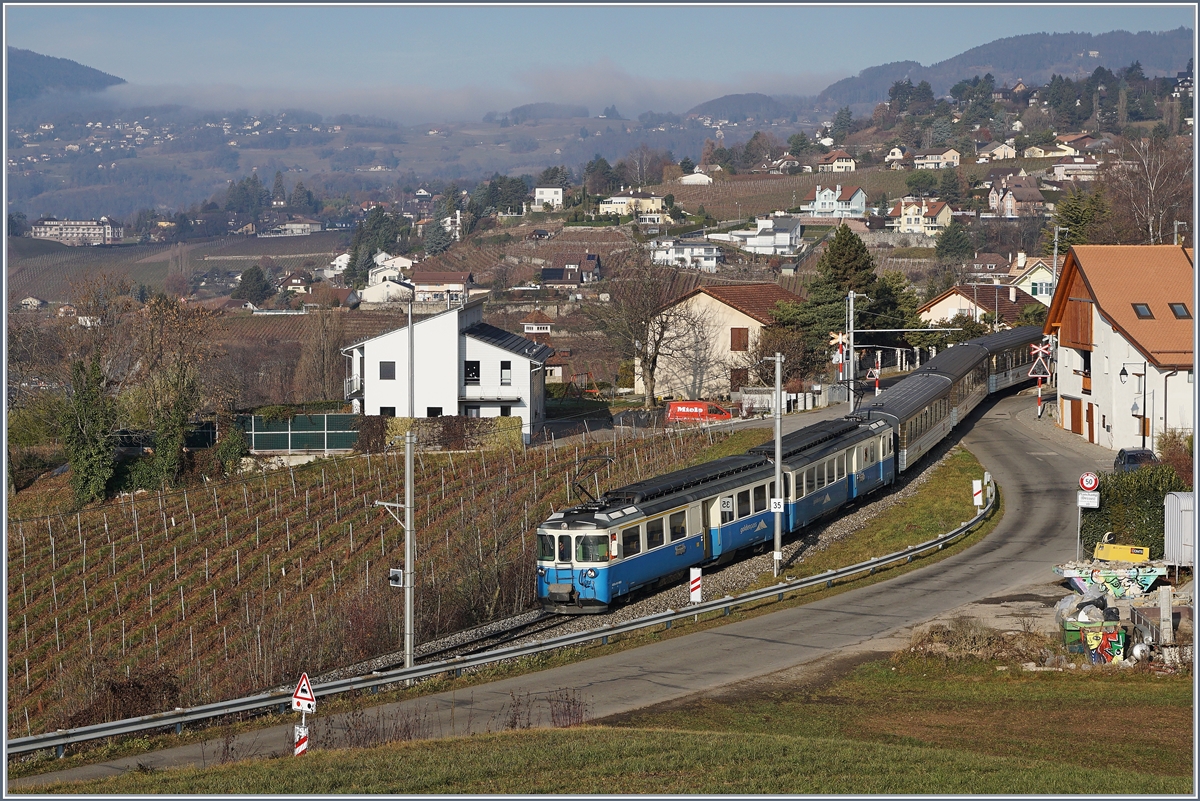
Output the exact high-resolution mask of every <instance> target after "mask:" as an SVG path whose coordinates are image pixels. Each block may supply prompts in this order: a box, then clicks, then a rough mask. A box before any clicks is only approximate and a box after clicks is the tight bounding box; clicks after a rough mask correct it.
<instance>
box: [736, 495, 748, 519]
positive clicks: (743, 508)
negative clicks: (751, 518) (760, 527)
mask: <svg viewBox="0 0 1200 801" xmlns="http://www.w3.org/2000/svg"><path fill="white" fill-rule="evenodd" d="M749 514H750V490H742V491H741V492H739V493H738V494H737V516H738V518H739V519H740V518H743V517H746V516H747V515H749Z"/></svg>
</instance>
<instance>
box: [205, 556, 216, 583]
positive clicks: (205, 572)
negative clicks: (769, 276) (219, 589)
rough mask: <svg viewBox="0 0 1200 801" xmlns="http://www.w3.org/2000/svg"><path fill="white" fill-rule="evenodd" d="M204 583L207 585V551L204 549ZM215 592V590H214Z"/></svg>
mask: <svg viewBox="0 0 1200 801" xmlns="http://www.w3.org/2000/svg"><path fill="white" fill-rule="evenodd" d="M204 583H205V584H207V583H208V549H207V548H205V549H204ZM214 592H215V590H214Z"/></svg>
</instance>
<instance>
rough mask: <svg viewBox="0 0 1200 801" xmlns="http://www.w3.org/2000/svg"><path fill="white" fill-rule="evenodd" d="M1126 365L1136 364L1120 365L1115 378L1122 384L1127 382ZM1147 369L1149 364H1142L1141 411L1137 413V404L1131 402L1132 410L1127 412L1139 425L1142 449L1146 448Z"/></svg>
mask: <svg viewBox="0 0 1200 801" xmlns="http://www.w3.org/2000/svg"><path fill="white" fill-rule="evenodd" d="M1128 364H1137V362H1125V363H1124V364H1122V365H1121V372H1119V373H1117V377H1118V378H1120V379H1121V383H1122V384H1124V383H1125V382H1126V381H1128V380H1129V371H1128V370H1126V369H1125V365H1128ZM1149 369H1150V364H1149V362H1142V373H1141V377H1142V408H1141V411H1140V413H1139V410H1138V403H1137V401H1136V400H1135V401H1134V402H1133V408H1131V409H1130V410H1129V411H1130V413H1132V415H1133V416H1134V417H1136V418H1138V423H1139V424H1140V427H1141V429H1142V447H1143V448H1145V447H1146V416H1147V414H1146V384H1147V383H1149V381H1148V380H1147V379H1149V377H1150V376H1149V375H1148V373H1149ZM1134 375H1137V373H1134Z"/></svg>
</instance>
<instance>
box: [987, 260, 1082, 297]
mask: <svg viewBox="0 0 1200 801" xmlns="http://www.w3.org/2000/svg"><path fill="white" fill-rule="evenodd" d="M1066 258H1067V256H1066V254H1065V253H1064V254H1061V255H1059V257H1058V268H1057V269H1055V267H1054V257H1053V256H1032V257H1031V256H1027V255H1025V254H1024V253H1018V254H1017V257H1016V258H1015V259H1013V260H1012V262H1011V263H1010V264H1009V267H1008V275H1007V276H1005V277H1004V279H1003V280H1002V283H1004V284H1010V285H1012V286H1015V287H1017V288H1019V289H1022V290H1024V291H1025V292H1028V293H1029V294H1030V295H1032V296H1033V297H1034V298H1036V299H1037V302H1038V303H1041V304H1042V305H1043V306H1049V305H1050V297H1051V295H1052V294H1053V293H1054V281H1055V276H1057V275H1058V274H1059V273H1061V272H1062V265H1063V262H1064V261H1065V260H1066Z"/></svg>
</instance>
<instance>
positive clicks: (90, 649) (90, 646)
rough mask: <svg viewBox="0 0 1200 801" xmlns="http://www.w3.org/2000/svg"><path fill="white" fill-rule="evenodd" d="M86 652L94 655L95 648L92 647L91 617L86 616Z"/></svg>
mask: <svg viewBox="0 0 1200 801" xmlns="http://www.w3.org/2000/svg"><path fill="white" fill-rule="evenodd" d="M88 653H89V654H91V655H92V656H95V655H96V649H95V648H93V647H92V619H91V618H90V617H89V618H88Z"/></svg>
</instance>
